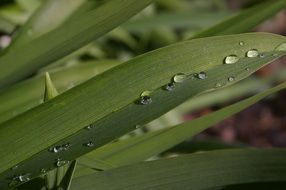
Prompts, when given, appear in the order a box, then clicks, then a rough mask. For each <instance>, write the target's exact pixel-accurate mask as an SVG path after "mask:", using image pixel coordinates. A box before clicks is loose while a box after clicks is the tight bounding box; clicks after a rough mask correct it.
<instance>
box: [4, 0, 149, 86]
mask: <svg viewBox="0 0 286 190" xmlns="http://www.w3.org/2000/svg"><path fill="white" fill-rule="evenodd" d="M151 2H152V0H142V1H136V0H110V1H108V2H107V3H104V4H103V5H101V6H100V7H98V8H97V9H95V10H92V11H89V12H88V13H86V14H84V15H82V16H79V17H77V18H76V19H74V20H72V21H70V22H67V23H66V24H63V25H61V26H60V27H58V28H57V29H55V30H53V31H51V32H49V33H47V34H44V35H42V36H41V37H39V38H37V39H35V40H33V42H31V43H28V44H26V45H23V46H21V47H19V48H15V49H14V50H13V51H11V52H7V53H6V54H5V55H3V56H2V57H1V58H0V71H1V75H0V88H4V87H7V86H9V85H10V84H13V83H15V82H18V81H19V80H21V79H23V78H25V77H27V76H29V75H30V74H32V73H34V72H35V71H36V70H37V69H39V68H41V67H43V66H45V65H47V64H49V63H51V62H53V61H55V60H57V59H59V58H61V57H63V56H65V55H67V54H69V53H71V52H73V51H75V50H76V49H78V48H80V47H82V46H84V45H86V44H87V43H89V42H90V41H92V40H95V39H97V38H98V37H100V36H102V35H104V34H106V33H107V32H109V31H110V30H112V29H114V28H115V27H117V26H118V25H120V24H121V23H123V22H125V21H126V20H128V19H129V18H130V17H132V16H133V15H135V14H136V13H138V12H139V11H140V10H142V9H143V8H144V7H146V6H147V5H149V4H150V3H151ZM127 9H128V11H126V10H127ZM67 30H68V31H69V32H68V33H67V32H66V31H67ZM15 55H17V57H15ZM7 65H9V67H7Z"/></svg>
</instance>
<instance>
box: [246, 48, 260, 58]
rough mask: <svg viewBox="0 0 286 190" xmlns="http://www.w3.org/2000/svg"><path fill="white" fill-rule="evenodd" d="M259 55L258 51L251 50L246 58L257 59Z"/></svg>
mask: <svg viewBox="0 0 286 190" xmlns="http://www.w3.org/2000/svg"><path fill="white" fill-rule="evenodd" d="M258 55H259V53H258V50H257V49H251V50H249V51H248V52H246V56H247V57H250V58H252V57H257V56H258Z"/></svg>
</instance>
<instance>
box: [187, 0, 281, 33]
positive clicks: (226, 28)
mask: <svg viewBox="0 0 286 190" xmlns="http://www.w3.org/2000/svg"><path fill="white" fill-rule="evenodd" d="M285 7H286V1H284V0H277V1H275V2H273V1H269V0H267V1H265V2H263V3H260V4H258V5H256V6H253V7H251V8H249V9H247V10H244V11H242V12H241V13H238V14H237V15H236V16H233V17H231V18H229V19H227V20H225V21H223V22H221V23H219V24H217V25H214V26H213V27H211V28H208V29H206V30H205V31H202V32H199V33H198V34H196V35H194V36H193V37H192V39H193V38H203V37H208V36H216V35H226V34H239V33H243V32H249V31H250V30H251V29H253V28H254V27H255V26H257V25H258V24H260V23H261V22H263V21H265V20H266V19H268V18H270V17H271V16H273V15H274V14H276V13H277V12H278V11H280V10H282V9H284V8H285Z"/></svg>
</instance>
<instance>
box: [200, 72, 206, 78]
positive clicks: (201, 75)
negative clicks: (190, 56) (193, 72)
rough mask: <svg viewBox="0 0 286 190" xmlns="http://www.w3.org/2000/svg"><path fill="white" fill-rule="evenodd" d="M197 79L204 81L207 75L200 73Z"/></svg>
mask: <svg viewBox="0 0 286 190" xmlns="http://www.w3.org/2000/svg"><path fill="white" fill-rule="evenodd" d="M198 78H199V79H202V80H204V79H206V78H207V73H205V72H200V73H199V74H198Z"/></svg>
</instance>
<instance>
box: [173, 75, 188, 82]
mask: <svg viewBox="0 0 286 190" xmlns="http://www.w3.org/2000/svg"><path fill="white" fill-rule="evenodd" d="M186 78H187V76H186V75H185V74H184V73H178V74H176V75H175V76H174V77H173V81H174V82H175V83H181V82H183V81H184V80H185V79H186Z"/></svg>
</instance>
